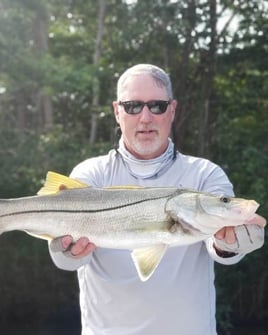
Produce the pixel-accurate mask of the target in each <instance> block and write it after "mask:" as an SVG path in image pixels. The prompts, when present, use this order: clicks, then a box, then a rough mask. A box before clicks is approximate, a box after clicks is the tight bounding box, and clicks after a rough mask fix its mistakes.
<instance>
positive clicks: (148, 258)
mask: <svg viewBox="0 0 268 335" xmlns="http://www.w3.org/2000/svg"><path fill="white" fill-rule="evenodd" d="M166 250H167V245H166V244H157V245H153V246H151V247H147V248H139V249H134V250H133V251H132V253H131V256H132V259H133V262H134V264H135V267H136V270H137V272H138V275H139V277H140V280H141V281H146V280H148V279H149V278H150V277H151V276H152V274H153V273H154V271H155V269H156V268H157V266H158V265H159V263H160V261H161V259H162V258H163V256H164V254H165V252H166Z"/></svg>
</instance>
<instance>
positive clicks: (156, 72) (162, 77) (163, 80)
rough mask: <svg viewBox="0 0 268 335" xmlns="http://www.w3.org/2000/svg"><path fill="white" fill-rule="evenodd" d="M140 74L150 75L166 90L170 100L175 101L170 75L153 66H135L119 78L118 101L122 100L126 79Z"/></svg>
mask: <svg viewBox="0 0 268 335" xmlns="http://www.w3.org/2000/svg"><path fill="white" fill-rule="evenodd" d="M138 74H148V75H150V76H151V77H152V78H153V79H154V80H155V82H156V83H157V84H158V85H160V86H161V87H164V88H165V89H166V91H167V94H168V97H169V99H173V93H172V84H171V80H170V78H169V75H168V74H167V73H166V72H165V71H164V70H163V69H161V68H160V67H158V66H156V65H151V64H138V65H134V66H132V67H130V68H129V69H127V70H126V71H125V72H124V73H123V74H122V75H121V76H120V77H119V79H118V82H117V99H120V95H121V92H122V90H123V89H124V84H125V81H126V79H127V78H129V77H131V76H134V75H138Z"/></svg>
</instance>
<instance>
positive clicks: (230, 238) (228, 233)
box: [224, 227, 236, 244]
mask: <svg viewBox="0 0 268 335" xmlns="http://www.w3.org/2000/svg"><path fill="white" fill-rule="evenodd" d="M224 240H225V242H226V243H227V244H234V243H235V242H236V233H235V229H234V227H226V230H225V238H224Z"/></svg>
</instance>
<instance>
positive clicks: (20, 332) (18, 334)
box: [1, 321, 268, 335]
mask: <svg viewBox="0 0 268 335" xmlns="http://www.w3.org/2000/svg"><path fill="white" fill-rule="evenodd" d="M1 334H5V335H81V328H80V325H78V324H73V325H70V324H69V323H68V325H64V322H62V321H61V322H52V323H49V324H46V325H43V326H42V327H40V326H34V325H25V324H17V325H15V324H12V325H8V326H6V327H4V328H2V329H1ZM148 335H151V334H148ZM166 335H168V334H166ZM219 335H227V334H219ZM228 335H268V326H267V328H248V327H247V328H240V329H234V330H233V331H232V332H230V333H229V334H228Z"/></svg>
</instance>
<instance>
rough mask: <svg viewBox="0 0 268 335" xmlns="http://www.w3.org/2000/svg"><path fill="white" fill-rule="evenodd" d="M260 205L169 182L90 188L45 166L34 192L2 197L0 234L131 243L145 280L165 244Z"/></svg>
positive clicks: (187, 239)
mask: <svg viewBox="0 0 268 335" xmlns="http://www.w3.org/2000/svg"><path fill="white" fill-rule="evenodd" d="M258 206H259V205H258V203H257V202H255V201H254V200H245V199H239V198H229V197H224V196H223V197H221V196H215V195H212V194H207V193H202V192H195V191H192V190H188V189H179V188H173V187H152V188H139V187H131V186H130V187H124V186H122V187H121V186H118V187H110V188H94V187H89V186H88V185H86V184H84V183H81V182H79V181H77V180H74V179H71V178H68V177H65V176H62V175H59V174H57V173H54V172H48V174H47V179H46V182H45V184H44V187H43V188H41V190H40V191H39V192H38V195H36V196H32V197H23V198H17V199H3V200H0V234H1V233H3V232H6V231H12V230H22V231H25V232H27V233H29V234H30V235H33V236H35V237H39V238H45V239H54V238H56V237H59V236H63V235H72V236H73V238H74V239H75V240H76V239H78V238H79V237H82V236H86V237H88V238H89V240H90V241H92V242H94V243H95V244H96V246H98V247H103V248H116V249H130V250H132V253H131V255H132V259H133V261H134V264H135V266H136V269H137V272H138V274H139V277H140V279H141V280H142V281H145V280H147V279H148V278H149V277H150V276H151V275H152V273H153V272H154V270H155V269H156V267H157V266H158V264H159V262H160V261H161V259H162V257H163V256H164V254H165V251H166V249H167V248H168V247H172V246H179V245H187V244H192V243H195V242H198V241H202V240H205V239H207V238H208V237H210V236H212V235H214V234H215V233H216V232H217V231H218V230H219V229H221V228H223V227H225V226H237V225H241V224H243V223H244V222H245V220H248V219H250V218H251V217H253V216H254V213H255V211H256V210H257V208H258Z"/></svg>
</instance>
